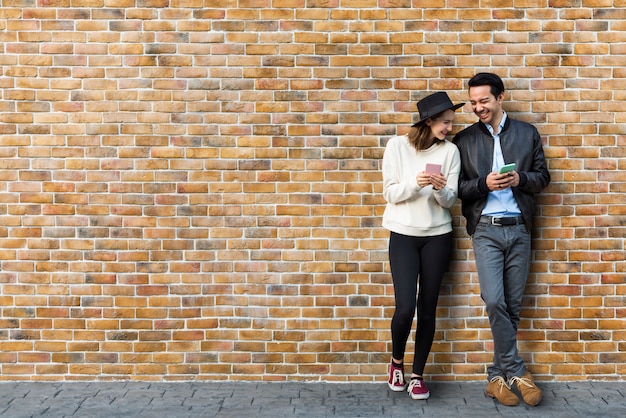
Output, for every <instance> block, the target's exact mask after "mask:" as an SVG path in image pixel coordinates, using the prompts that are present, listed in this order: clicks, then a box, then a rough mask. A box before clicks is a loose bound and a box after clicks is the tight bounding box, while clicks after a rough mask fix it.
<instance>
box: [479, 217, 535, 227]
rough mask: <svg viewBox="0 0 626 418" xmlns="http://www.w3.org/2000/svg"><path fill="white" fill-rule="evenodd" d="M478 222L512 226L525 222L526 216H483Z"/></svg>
mask: <svg viewBox="0 0 626 418" xmlns="http://www.w3.org/2000/svg"><path fill="white" fill-rule="evenodd" d="M478 222H480V223H481V224H490V225H495V226H511V225H521V224H523V223H524V218H522V217H521V216H503V217H499V216H481V217H480V219H479V220H478Z"/></svg>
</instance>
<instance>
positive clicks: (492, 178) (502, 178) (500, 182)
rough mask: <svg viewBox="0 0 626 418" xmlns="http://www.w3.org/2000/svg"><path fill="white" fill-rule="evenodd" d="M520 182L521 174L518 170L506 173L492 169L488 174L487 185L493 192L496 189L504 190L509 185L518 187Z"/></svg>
mask: <svg viewBox="0 0 626 418" xmlns="http://www.w3.org/2000/svg"><path fill="white" fill-rule="evenodd" d="M518 184H519V174H518V173H517V171H511V172H509V173H505V174H498V172H496V171H492V172H491V173H489V175H488V176H487V187H488V188H489V190H491V191H492V192H493V191H495V190H504V189H506V188H507V187H517V185H518Z"/></svg>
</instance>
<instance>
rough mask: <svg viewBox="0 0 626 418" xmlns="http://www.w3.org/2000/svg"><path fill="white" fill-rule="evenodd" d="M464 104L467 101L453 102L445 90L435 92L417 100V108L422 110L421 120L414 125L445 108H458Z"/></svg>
mask: <svg viewBox="0 0 626 418" xmlns="http://www.w3.org/2000/svg"><path fill="white" fill-rule="evenodd" d="M464 104H465V103H457V104H453V103H452V100H450V98H449V97H448V94H447V93H445V92H443V91H438V92H437V93H433V94H431V95H429V96H426V97H424V98H423V99H422V100H420V101H419V102H417V110H418V111H419V112H420V120H419V122H417V123H415V124H413V125H412V126H417V125H419V124H421V123H422V122H424V121H425V120H426V119H428V118H432V117H433V116H435V115H438V114H439V113H441V112H443V111H444V110H448V109H450V110H453V111H454V110H457V109H458V108H459V107H461V106H463V105H464Z"/></svg>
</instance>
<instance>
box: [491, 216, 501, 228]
mask: <svg viewBox="0 0 626 418" xmlns="http://www.w3.org/2000/svg"><path fill="white" fill-rule="evenodd" d="M501 221H502V218H496V217H495V216H493V217H491V225H495V226H502V223H501Z"/></svg>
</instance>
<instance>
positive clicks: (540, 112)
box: [0, 0, 626, 381]
mask: <svg viewBox="0 0 626 418" xmlns="http://www.w3.org/2000/svg"><path fill="white" fill-rule="evenodd" d="M469 3H471V4H472V6H468V4H469ZM469 3H468V2H466V1H458V0H430V1H429V0H238V1H237V0H170V1H168V0H152V1H151V0H95V1H94V0H73V1H71V2H70V1H68V0H38V1H34V0H2V1H1V8H0V52H1V54H0V69H1V74H0V95H1V97H0V98H1V100H0V109H1V112H0V164H1V165H0V266H1V271H0V291H1V292H0V301H1V304H0V309H1V313H2V315H1V318H0V378H1V379H4V380H23V379H33V380H35V379H37V380H55V379H66V380H95V379H122V378H124V379H125V378H131V379H141V380H162V379H168V380H176V379H231V380H257V379H263V380H327V381H382V380H384V379H385V373H386V365H387V362H388V360H389V356H390V332H389V324H390V318H391V315H392V313H393V298H392V295H393V293H392V287H391V280H390V275H389V268H388V262H387V252H386V251H387V239H388V233H387V232H386V231H385V230H384V229H382V228H381V215H382V212H383V209H384V200H383V199H382V197H381V172H380V165H381V157H382V153H383V150H384V145H385V142H386V140H387V139H388V138H389V137H391V136H393V135H396V134H402V133H405V132H406V131H407V130H408V126H409V125H410V124H411V122H412V120H414V118H415V117H416V114H415V102H416V101H417V100H418V99H419V98H420V97H422V96H423V95H424V94H426V93H427V92H428V91H435V90H445V91H447V92H448V93H449V94H450V95H451V97H452V98H453V100H455V101H461V100H466V99H467V84H466V83H467V79H469V78H470V77H471V76H472V75H473V74H474V73H476V72H477V71H479V70H488V71H494V72H497V73H498V74H500V75H501V76H502V77H503V78H504V80H505V83H506V86H507V88H508V89H509V91H508V94H507V98H506V99H507V100H506V106H505V109H506V110H507V111H508V112H509V113H510V114H511V115H513V116H514V117H517V118H519V119H523V120H525V121H529V122H532V123H534V124H535V125H536V126H537V128H538V129H539V131H540V132H541V134H542V136H543V139H544V143H545V151H546V155H547V157H548V160H549V162H548V164H549V168H550V171H551V174H552V177H553V182H552V184H551V185H550V187H549V188H548V189H547V190H546V191H545V192H544V193H543V194H542V195H541V196H540V198H539V207H538V217H537V221H536V224H537V228H536V230H535V231H534V236H535V238H536V239H535V241H534V247H535V249H536V250H535V252H534V259H533V263H532V275H531V277H530V279H529V284H528V289H527V290H528V292H527V295H528V296H527V297H526V299H525V309H524V311H523V320H522V323H521V330H520V346H521V350H522V352H523V355H524V357H525V359H526V360H527V361H528V364H529V366H530V368H531V370H532V371H533V372H534V373H535V374H536V375H537V377H538V378H539V379H542V380H580V379H588V378H591V379H614V380H617V379H621V378H622V376H623V375H624V373H625V372H626V342H625V341H626V332H625V331H624V329H625V328H626V308H625V306H626V262H625V261H624V260H625V258H626V257H625V255H626V248H625V242H626V203H625V200H624V194H625V193H626V174H624V170H625V169H626V151H624V149H625V145H626V135H625V133H626V129H625V128H626V112H625V110H624V101H625V100H626V70H625V68H626V1H625V0H574V1H569V0H568V1H565V0H548V1H546V0H542V1H539V0H490V1H481V2H479V3H476V4H477V6H473V5H474V3H472V2H469ZM474 120H475V117H474V116H473V115H472V113H471V109H470V108H469V106H466V107H465V108H464V109H463V111H459V113H458V114H457V123H458V125H457V127H456V129H460V128H461V127H463V126H467V124H470V123H472V122H473V121H474ZM454 213H455V218H454V223H455V231H456V240H455V252H454V261H453V263H452V265H451V271H450V273H449V274H448V275H447V277H446V279H445V282H444V286H443V289H442V296H441V300H440V305H439V306H440V307H439V320H438V332H437V335H436V341H435V344H434V346H433V352H432V355H431V361H430V362H429V364H428V366H427V370H426V372H427V374H428V375H429V376H431V377H432V378H434V379H441V380H479V379H484V378H485V376H486V375H485V373H486V366H487V364H488V363H489V362H490V359H491V358H490V357H491V355H490V353H491V350H492V344H491V341H490V332H489V327H488V323H487V319H486V316H485V312H484V309H483V304H482V301H481V299H480V296H479V287H478V280H477V277H476V273H475V268H474V265H473V261H472V257H473V256H472V251H471V246H470V242H469V240H468V238H467V236H466V235H465V232H464V229H463V222H464V221H463V220H462V218H461V216H460V210H459V206H458V205H457V206H455V208H454ZM411 349H412V346H411V345H410V346H409V347H408V351H409V352H410V351H411ZM407 361H411V358H410V356H409V357H408V358H407Z"/></svg>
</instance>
